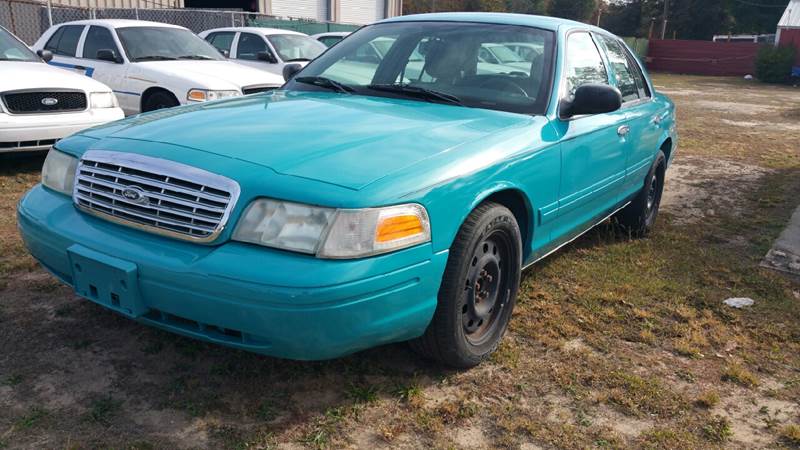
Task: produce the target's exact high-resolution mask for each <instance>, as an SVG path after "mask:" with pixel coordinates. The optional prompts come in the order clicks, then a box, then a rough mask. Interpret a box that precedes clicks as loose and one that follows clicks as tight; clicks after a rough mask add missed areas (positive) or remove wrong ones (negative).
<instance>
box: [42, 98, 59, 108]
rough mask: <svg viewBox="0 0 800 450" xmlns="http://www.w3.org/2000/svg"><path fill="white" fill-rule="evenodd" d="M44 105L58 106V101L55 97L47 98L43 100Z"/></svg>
mask: <svg viewBox="0 0 800 450" xmlns="http://www.w3.org/2000/svg"><path fill="white" fill-rule="evenodd" d="M42 104H43V105H44V106H56V105H57V104H58V99H57V98H53V97H45V98H43V99H42Z"/></svg>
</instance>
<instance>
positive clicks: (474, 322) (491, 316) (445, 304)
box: [411, 203, 522, 368]
mask: <svg viewBox="0 0 800 450" xmlns="http://www.w3.org/2000/svg"><path fill="white" fill-rule="evenodd" d="M521 265H522V239H521V235H520V230H519V225H518V224H517V221H516V219H515V218H514V215H513V214H512V213H511V211H509V210H508V208H506V207H504V206H502V205H500V204H497V203H484V204H482V205H480V206H479V207H477V208H476V209H475V210H474V211H473V212H472V213H471V214H470V216H469V217H468V218H467V220H466V221H465V222H464V224H463V225H462V226H461V229H460V230H459V232H458V235H457V236H456V239H455V241H454V242H453V246H452V247H451V248H450V257H449V259H448V261H447V267H446V268H445V273H444V277H443V278H442V285H441V288H440V289H439V302H438V305H437V307H436V312H435V313H434V317H433V320H432V321H431V323H430V325H428V329H427V330H426V331H425V334H424V335H423V336H422V337H420V338H418V339H416V340H414V341H412V342H411V345H412V347H413V348H414V349H415V350H417V351H418V352H419V353H420V354H422V355H423V356H426V357H429V358H432V359H436V360H438V361H440V362H443V363H445V364H447V365H450V366H453V367H458V368H468V367H472V366H475V365H477V364H479V363H480V362H481V361H483V360H485V359H486V358H487V357H488V356H489V355H490V354H491V353H492V352H494V350H495V349H496V348H497V345H498V344H499V342H500V339H501V338H502V337H503V334H504V333H505V331H506V329H507V328H508V322H509V320H510V318H511V312H512V310H513V309H514V303H515V301H516V297H517V290H518V288H519V280H520V272H521Z"/></svg>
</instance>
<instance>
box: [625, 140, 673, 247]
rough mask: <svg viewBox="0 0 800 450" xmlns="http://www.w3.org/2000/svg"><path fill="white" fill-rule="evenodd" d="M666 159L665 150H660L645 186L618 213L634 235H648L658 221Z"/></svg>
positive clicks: (627, 229)
mask: <svg viewBox="0 0 800 450" xmlns="http://www.w3.org/2000/svg"><path fill="white" fill-rule="evenodd" d="M666 161H667V160H666V158H665V157H664V152H662V151H660V150H659V152H658V154H657V155H656V159H655V161H653V165H652V167H650V172H648V173H647V178H645V181H644V187H643V188H642V190H641V191H639V193H638V194H637V195H636V197H635V198H634V199H633V200H632V201H631V203H630V204H629V205H628V206H626V207H625V208H624V209H623V210H622V211H620V212H619V213H617V215H616V219H617V222H618V223H619V225H620V226H621V227H622V229H623V230H624V231H627V232H628V233H630V235H631V236H633V237H644V236H646V235H647V233H649V232H650V230H652V229H653V226H654V225H655V223H656V218H657V217H658V208H659V206H660V205H661V194H662V193H663V192H664V176H665V173H666V165H667V164H666Z"/></svg>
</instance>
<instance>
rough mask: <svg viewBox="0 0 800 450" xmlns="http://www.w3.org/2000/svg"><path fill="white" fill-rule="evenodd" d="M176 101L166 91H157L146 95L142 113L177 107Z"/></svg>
mask: <svg viewBox="0 0 800 450" xmlns="http://www.w3.org/2000/svg"><path fill="white" fill-rule="evenodd" d="M179 104H180V103H178V99H177V98H175V96H174V95H172V94H171V93H169V92H167V91H157V92H153V93H152V94H150V95H148V96H147V98H146V99H145V100H144V102H143V104H142V112H148V111H155V110H157V109H164V108H172V107H173V106H178V105H179Z"/></svg>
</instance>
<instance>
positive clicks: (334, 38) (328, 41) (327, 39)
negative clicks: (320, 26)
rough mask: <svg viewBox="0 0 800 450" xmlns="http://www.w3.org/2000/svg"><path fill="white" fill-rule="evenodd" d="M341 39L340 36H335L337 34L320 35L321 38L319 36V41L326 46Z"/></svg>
mask: <svg viewBox="0 0 800 450" xmlns="http://www.w3.org/2000/svg"><path fill="white" fill-rule="evenodd" d="M341 40H342V38H340V37H337V36H329V37H321V38H319V41H320V42H322V43H323V44H325V45H327V46H328V47H330V46H331V45H333V44H335V43H337V42H339V41H341Z"/></svg>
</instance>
